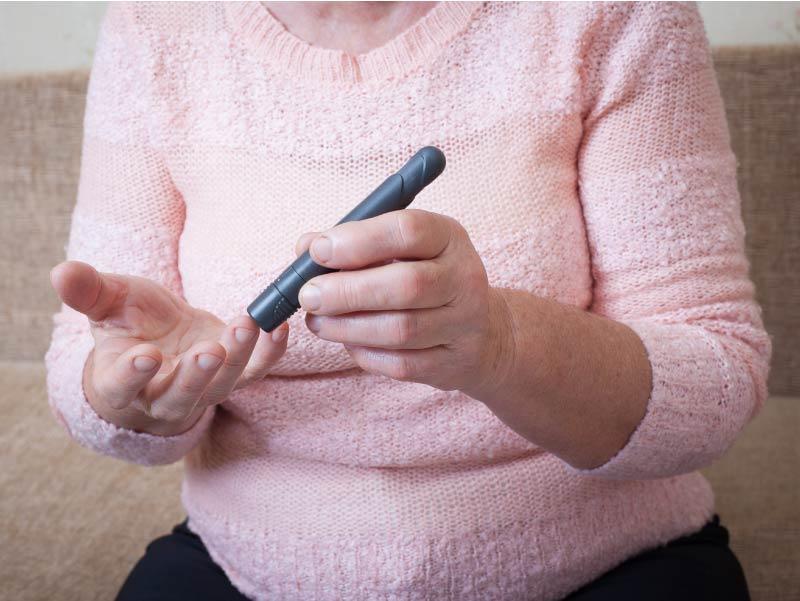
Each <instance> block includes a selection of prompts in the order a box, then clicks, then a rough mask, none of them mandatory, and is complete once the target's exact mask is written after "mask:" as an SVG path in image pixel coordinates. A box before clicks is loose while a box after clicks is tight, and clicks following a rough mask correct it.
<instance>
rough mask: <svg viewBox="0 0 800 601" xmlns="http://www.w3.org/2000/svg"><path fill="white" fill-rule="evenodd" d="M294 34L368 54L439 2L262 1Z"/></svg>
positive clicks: (328, 46)
mask: <svg viewBox="0 0 800 601" xmlns="http://www.w3.org/2000/svg"><path fill="white" fill-rule="evenodd" d="M261 4H262V5H263V6H264V7H265V8H266V9H267V10H269V11H270V12H271V13H272V14H273V15H274V17H275V18H276V19H278V20H279V21H280V22H281V23H282V24H283V26H284V27H285V28H286V29H287V31H289V33H291V34H292V35H294V36H296V37H298V38H300V39H301V40H304V41H305V42H308V43H309V44H312V45H314V46H319V47H321V48H331V49H335V50H342V51H343V52H346V53H347V54H351V55H359V54H366V53H367V52H369V51H370V50H372V49H373V48H378V47H380V46H383V45H384V44H385V43H387V42H388V41H389V40H391V39H393V38H395V37H396V36H398V35H399V34H401V33H402V32H403V31H405V30H406V29H408V28H409V27H410V26H411V25H413V24H414V23H415V22H416V21H418V20H419V19H421V18H422V16H423V15H425V13H427V12H428V11H429V10H430V9H431V8H432V7H433V6H434V5H435V4H436V2H262V3H261Z"/></svg>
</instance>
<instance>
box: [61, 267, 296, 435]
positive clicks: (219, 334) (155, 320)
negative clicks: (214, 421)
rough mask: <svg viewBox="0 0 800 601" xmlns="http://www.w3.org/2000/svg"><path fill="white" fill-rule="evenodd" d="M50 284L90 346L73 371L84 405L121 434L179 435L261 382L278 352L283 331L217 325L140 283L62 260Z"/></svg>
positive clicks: (249, 324)
mask: <svg viewBox="0 0 800 601" xmlns="http://www.w3.org/2000/svg"><path fill="white" fill-rule="evenodd" d="M50 281H51V283H52V285H53V288H54V289H55V291H56V293H57V294H58V296H59V297H60V298H61V300H62V301H63V302H64V303H66V304H67V305H68V306H70V307H72V308H73V309H75V310H76V311H79V312H81V313H83V314H84V315H86V317H87V318H88V319H89V323H90V326H91V332H92V336H93V337H94V349H93V350H92V351H91V353H90V355H89V357H88V359H87V361H86V365H85V367H84V371H83V389H84V392H85V394H86V398H87V400H88V401H89V404H90V405H92V407H93V408H94V410H95V411H96V412H97V414H98V415H99V416H100V417H102V418H103V419H105V420H106V421H108V422H110V423H112V424H116V425H117V426H120V427H123V428H128V429H132V430H135V431H137V432H148V433H150V434H156V435H159V436H173V435H176V434H180V433H181V432H184V431H186V430H188V429H189V428H190V427H191V426H192V425H194V423H195V422H197V420H198V419H200V417H201V416H202V415H203V412H204V411H205V410H206V409H207V408H208V407H210V406H212V405H215V404H218V403H221V402H222V401H224V400H225V399H226V398H227V396H228V395H229V394H230V393H231V391H233V390H236V389H238V388H242V387H244V386H247V385H248V384H250V383H252V382H254V381H256V380H258V379H261V378H263V377H264V376H266V375H267V374H268V373H269V370H270V368H271V367H272V365H274V364H275V362H277V360H278V359H280V357H281V356H282V355H283V353H284V352H285V350H286V340H287V334H288V325H287V324H284V325H283V326H282V327H281V328H280V329H279V330H276V332H280V334H279V335H276V337H277V340H273V338H272V336H270V335H268V334H266V333H264V332H261V331H260V330H259V328H258V326H257V325H256V323H255V322H254V321H253V320H252V319H251V318H250V316H248V315H243V316H240V317H237V318H236V319H234V320H232V321H231V322H230V323H228V324H225V323H223V322H222V321H221V320H220V319H218V318H217V317H215V316H214V315H212V314H211V313H208V312H207V311H201V310H199V309H195V308H193V307H191V306H190V305H189V304H188V303H187V302H186V301H185V300H183V299H182V298H180V297H179V296H177V295H175V294H173V293H172V292H170V291H169V290H168V289H167V288H165V287H164V286H161V285H160V284H158V283H156V282H153V281H151V280H148V279H145V278H139V277H132V276H125V275H117V274H110V273H99V272H98V271H97V270H95V269H94V268H93V267H92V266H90V265H87V264H86V263H81V262H79V261H65V262H63V263H60V264H59V265H57V266H56V267H54V268H53V270H52V271H51V273H50ZM273 333H274V332H273Z"/></svg>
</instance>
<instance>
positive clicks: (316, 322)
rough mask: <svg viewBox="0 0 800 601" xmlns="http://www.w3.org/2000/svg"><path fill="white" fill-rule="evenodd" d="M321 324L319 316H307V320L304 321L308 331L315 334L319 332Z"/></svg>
mask: <svg viewBox="0 0 800 601" xmlns="http://www.w3.org/2000/svg"><path fill="white" fill-rule="evenodd" d="M321 322H322V318H321V317H320V316H319V315H309V317H308V319H307V320H306V325H307V326H308V329H309V330H311V331H312V332H314V333H315V334H316V333H317V332H319V328H320V325H321Z"/></svg>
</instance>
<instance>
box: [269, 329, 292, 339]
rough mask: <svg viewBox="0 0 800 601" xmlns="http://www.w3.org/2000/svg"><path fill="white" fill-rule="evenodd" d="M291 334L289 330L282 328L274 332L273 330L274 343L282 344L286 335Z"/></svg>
mask: <svg viewBox="0 0 800 601" xmlns="http://www.w3.org/2000/svg"><path fill="white" fill-rule="evenodd" d="M288 332H289V328H284V327H283V326H280V327H278V328H276V329H274V330H272V342H280V341H281V340H283V339H284V338H286V334H287V333H288Z"/></svg>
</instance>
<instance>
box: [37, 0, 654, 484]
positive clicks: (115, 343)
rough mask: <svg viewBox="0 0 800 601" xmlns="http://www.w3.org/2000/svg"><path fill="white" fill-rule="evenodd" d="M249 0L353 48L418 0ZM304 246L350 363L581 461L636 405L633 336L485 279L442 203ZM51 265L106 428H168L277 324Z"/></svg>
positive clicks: (309, 306) (138, 282) (626, 433)
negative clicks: (451, 398)
mask: <svg viewBox="0 0 800 601" xmlns="http://www.w3.org/2000/svg"><path fill="white" fill-rule="evenodd" d="M262 4H263V5H264V6H265V7H267V8H268V9H269V10H270V11H271V12H273V14H274V15H275V16H276V17H277V18H278V19H279V20H281V22H282V23H283V24H284V25H285V26H286V28H287V29H288V30H289V31H290V32H291V33H293V34H294V35H296V36H298V37H300V38H302V39H304V40H306V41H308V42H309V43H312V44H314V45H318V46H321V47H327V48H337V49H341V50H344V51H346V52H350V53H352V54H359V53H364V52H366V51H368V50H369V49H371V48H374V47H377V46H380V45H382V44H384V43H386V42H387V41H388V40H390V39H391V38H393V37H394V36H395V35H397V34H398V33H400V32H401V31H403V30H404V29H406V28H407V27H408V26H409V25H411V24H412V23H413V22H414V21H415V20H417V19H418V18H420V17H421V16H422V15H423V14H424V13H425V12H427V10H429V9H430V6H431V5H432V4H433V3H405V2H387V3H375V2H356V3H339V2H331V3H294V2H293V3H273V2H264V3H262ZM312 242H313V244H312ZM309 245H310V253H311V256H312V258H313V259H314V260H315V261H317V262H318V263H320V264H321V265H326V266H328V267H333V268H336V269H343V270H346V271H340V272H334V273H329V274H325V275H321V276H318V277H316V278H314V279H312V280H311V281H309V282H308V283H307V284H306V285H305V286H304V287H303V289H302V290H301V296H300V302H301V304H302V306H303V308H304V309H306V311H307V315H306V325H307V327H308V328H309V329H310V330H311V331H312V332H314V334H315V335H317V336H319V337H320V338H322V339H325V340H329V341H333V342H340V343H342V344H343V345H344V347H345V348H346V349H347V351H348V353H350V355H351V356H352V358H353V360H354V361H355V362H356V363H357V364H358V365H359V366H360V367H361V368H363V369H364V370H366V371H369V372H372V373H378V374H383V375H385V376H387V377H390V378H394V379H397V380H402V381H410V382H421V383H425V384H428V385H431V386H434V387H437V388H441V389H444V390H461V391H462V392H464V393H465V394H467V395H469V396H471V397H472V398H474V399H477V400H479V401H481V402H483V403H485V404H486V406H487V407H488V408H489V409H490V410H491V411H493V412H494V413H495V415H497V417H498V418H499V419H501V420H502V421H503V422H504V423H506V424H507V425H508V426H509V427H510V428H512V429H513V430H514V431H516V432H517V433H519V434H520V435H521V436H523V437H525V438H526V439H528V440H530V441H531V442H533V443H535V444H536V445H538V446H540V447H541V448H543V449H546V450H548V451H550V452H552V453H553V454H555V455H556V456H558V457H560V458H561V459H563V460H564V461H566V462H567V463H569V464H570V465H572V466H574V467H577V468H582V469H591V468H594V467H597V466H600V465H602V464H603V463H605V462H606V461H608V459H610V458H611V457H613V456H614V455H615V454H616V452H617V451H618V450H619V449H620V448H622V447H623V446H624V445H625V443H626V442H627V441H628V439H629V438H630V435H631V433H632V432H633V431H634V429H635V428H636V426H637V425H638V424H639V422H640V421H641V419H642V417H643V416H644V413H645V409H646V406H647V400H648V398H649V394H650V390H651V387H652V373H651V366H650V363H649V360H648V358H647V353H646V350H645V348H644V345H643V343H642V341H641V340H640V338H639V337H638V335H637V334H636V333H635V332H634V331H633V330H632V329H630V328H629V327H627V326H626V325H624V324H621V323H618V322H615V321H613V320H610V319H607V318H605V317H603V316H600V315H597V314H594V313H591V312H588V311H585V310H582V309H580V308H578V307H574V306H571V305H564V304H561V303H559V302H557V301H555V300H552V299H545V298H541V297H537V296H536V295H533V294H531V293H528V292H526V291H522V290H513V289H503V288H494V287H491V286H489V284H488V278H487V274H486V270H485V268H484V265H483V262H482V260H481V258H480V257H479V256H478V254H477V252H476V251H475V248H474V246H473V245H472V242H471V241H470V239H469V235H468V233H467V232H466V230H465V229H464V228H463V226H461V224H459V223H458V222H457V221H456V220H454V219H452V218H451V217H448V216H445V215H440V214H436V213H432V212H428V211H422V210H418V209H406V210H404V211H395V212H392V213H387V214H385V215H381V216H379V217H375V218H373V219H368V220H364V221H359V222H351V223H344V224H341V225H338V226H335V227H334V228H331V229H329V230H327V231H325V232H322V233H319V232H308V233H306V234H303V235H302V236H301V237H300V238H299V240H298V242H297V246H296V249H295V250H296V252H297V254H301V253H303V252H304V251H305V250H306V249H308V248H309ZM51 280H52V283H53V287H54V288H55V290H56V292H57V293H58V295H59V296H60V298H61V299H62V300H63V301H64V302H65V303H66V304H67V305H69V306H71V307H73V308H74V309H76V310H78V311H80V312H82V313H84V314H85V315H86V316H87V317H88V318H89V320H90V323H91V324H92V334H93V336H94V338H95V348H94V350H93V351H92V353H91V355H90V357H89V359H88V360H87V363H86V367H85V370H84V389H85V391H86V395H87V398H88V400H89V402H90V404H91V405H92V406H93V407H94V408H95V410H96V411H97V413H98V414H99V415H100V416H101V417H103V418H104V419H106V420H107V421H109V422H111V423H115V424H117V425H119V426H122V427H127V428H131V429H134V430H137V431H144V432H150V433H153V434H156V435H162V436H169V435H173V434H177V433H180V432H183V431H185V430H186V429H188V428H189V427H191V425H192V424H194V423H195V422H196V421H197V419H199V418H200V416H201V415H202V414H203V411H205V410H206V409H207V408H208V407H209V406H211V405H214V404H216V403H219V402H222V401H223V400H224V399H225V398H226V396H227V395H228V394H229V393H230V392H231V391H232V390H235V389H237V388H241V387H243V386H247V385H248V384H250V383H252V382H253V381H255V380H258V379H260V378H263V377H264V376H265V375H267V374H268V373H269V370H270V368H271V366H272V365H274V363H275V362H276V361H277V360H278V359H279V358H280V357H281V356H282V354H283V353H284V352H285V349H286V338H285V334H284V337H283V338H282V339H279V340H277V341H272V339H271V337H270V336H267V335H266V334H264V333H261V334H260V335H259V336H256V333H257V332H258V331H259V330H258V327H257V326H256V325H255V323H254V322H253V321H252V320H251V319H250V318H249V317H248V316H246V315H244V316H241V317H237V318H236V319H234V320H233V321H232V322H231V323H229V324H224V323H222V321H220V320H219V319H218V318H216V317H215V316H213V315H211V314H210V313H207V312H204V311H200V310H198V309H194V308H193V307H191V306H189V305H188V304H187V303H186V302H185V301H184V300H183V299H181V298H178V297H177V296H175V295H174V294H172V293H171V292H169V291H168V290H167V289H166V288H164V287H163V286H160V285H159V284H156V283H155V282H151V281H148V280H144V279H142V278H132V277H128V276H121V275H115V274H100V273H98V272H97V271H96V270H94V269H93V268H92V267H91V266H89V265H86V264H83V263H78V262H75V261H69V262H65V263H62V264H60V265H58V266H56V267H55V268H54V269H53V272H52V274H51ZM315 291H316V295H315V294H314V293H315ZM281 330H282V331H283V332H287V331H288V329H287V326H286V324H284V325H283V326H282V327H281ZM237 332H238V333H239V335H240V336H239V337H240V338H241V340H239V339H238V338H237V335H236V334H237ZM246 333H249V334H250V336H249V337H248V336H246V335H245V334H246ZM609 348H613V349H614V353H609V352H608V349H609ZM137 365H139V366H141V367H142V368H143V369H138V368H137Z"/></svg>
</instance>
